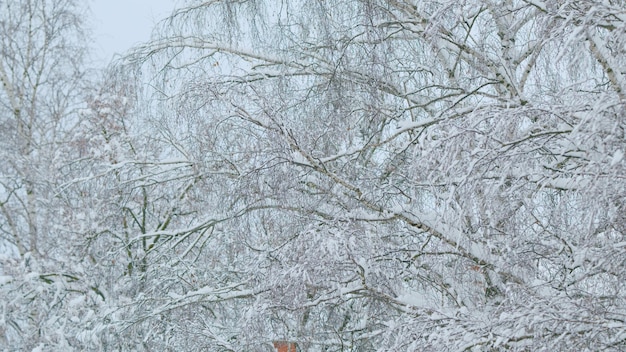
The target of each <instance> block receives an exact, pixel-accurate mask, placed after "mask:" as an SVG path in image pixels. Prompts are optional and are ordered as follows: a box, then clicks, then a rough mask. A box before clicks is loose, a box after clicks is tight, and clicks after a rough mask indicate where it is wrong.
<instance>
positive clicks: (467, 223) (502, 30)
mask: <svg viewBox="0 0 626 352" xmlns="http://www.w3.org/2000/svg"><path fill="white" fill-rule="evenodd" d="M582 3H584V4H587V3H589V4H591V2H587V1H584V2H582ZM607 3H608V5H607V4H605V5H602V6H596V7H593V6H578V5H576V4H577V3H575V2H571V1H563V2H558V3H555V4H544V3H543V2H540V1H513V0H511V1H504V2H494V1H487V0H484V1H481V0H475V1H465V2H458V1H408V0H404V1H402V0H387V1H383V0H380V1H374V0H371V1H365V0H363V1H357V0H351V1H348V0H346V1H334V2H332V4H330V3H327V2H324V1H287V0H285V1H281V2H270V1H267V2H266V1H209V2H192V3H191V4H190V5H189V7H187V8H184V9H181V10H179V11H178V12H177V13H175V14H174V15H173V16H172V17H171V18H170V19H169V20H168V21H166V22H164V23H163V27H162V28H161V30H162V32H161V35H162V36H161V38H159V39H158V40H155V41H154V42H152V43H148V44H146V45H144V46H142V47H139V48H137V50H136V51H135V52H134V53H133V55H132V56H131V57H129V60H130V63H137V64H142V65H143V67H144V69H146V70H147V67H149V66H150V65H147V63H150V64H152V67H156V71H155V73H156V74H157V77H158V78H159V79H158V80H155V81H153V85H155V86H157V89H155V93H154V94H155V98H156V99H155V100H156V101H159V104H162V105H160V106H161V108H163V109H164V111H169V112H170V113H171V115H172V117H171V118H168V117H164V118H162V119H160V120H159V121H158V126H159V128H161V129H163V131H165V132H164V133H165V134H166V135H168V136H170V137H169V139H168V141H167V143H165V144H164V146H163V154H167V153H170V154H171V155H170V156H172V157H173V156H176V157H180V156H181V155H184V160H185V162H189V163H190V164H192V165H194V167H196V168H197V169H198V171H197V172H198V175H202V176H201V177H202V182H199V183H198V184H194V186H193V191H192V192H191V191H190V193H193V194H194V197H197V198H194V199H195V200H198V202H199V203H194V202H193V201H191V202H188V201H185V202H186V206H187V207H189V208H192V209H194V213H193V215H191V213H189V214H187V215H182V216H180V217H179V219H178V223H177V224H176V225H168V226H169V227H170V228H171V231H170V232H169V233H170V234H171V236H170V237H169V238H170V239H172V240H173V239H174V238H175V237H176V235H175V234H186V235H185V236H187V235H190V234H191V233H192V232H193V231H195V230H193V231H191V232H189V231H187V230H186V229H190V228H191V229H200V228H195V227H193V226H191V227H189V226H188V225H187V227H185V226H183V224H184V223H185V222H187V223H191V224H203V223H205V224H209V223H210V222H203V220H201V219H221V220H219V222H220V228H219V229H218V228H217V226H215V231H214V232H212V234H211V241H210V244H211V245H212V246H214V247H212V249H215V250H217V249H219V250H223V251H225V253H226V254H224V256H227V257H228V258H229V260H230V261H231V262H232V263H230V264H229V263H228V261H227V260H224V259H223V258H220V256H219V255H216V254H212V253H211V251H210V250H209V249H208V248H209V247H203V248H202V249H198V250H197V252H196V254H197V255H196V256H195V257H194V259H193V260H189V261H186V262H185V261H180V262H179V263H182V262H184V263H185V265H188V269H185V270H187V271H186V274H185V275H187V274H188V273H192V272H193V273H195V274H200V273H202V274H203V275H205V279H204V280H205V281H207V280H216V281H217V282H220V283H222V284H223V285H225V286H224V287H231V286H228V285H236V287H237V288H238V289H239V288H241V300H239V299H238V298H237V297H238V296H237V294H236V293H233V297H235V298H237V299H230V298H229V299H227V300H224V301H219V299H218V300H215V299H213V298H209V299H207V303H206V304H205V305H203V309H206V310H207V312H209V311H210V312H211V316H212V319H208V320H202V323H200V322H199V320H194V318H193V317H192V318H187V317H186V318H181V316H185V315H184V314H182V313H181V314H180V315H177V313H176V312H175V309H172V311H169V308H168V313H169V314H172V315H171V319H176V318H175V317H178V319H183V320H182V321H187V322H189V321H190V322H191V323H193V324H198V325H197V326H198V329H200V326H201V328H202V329H207V330H208V331H211V334H210V335H211V336H212V338H213V339H215V341H214V343H215V345H219V346H222V347H224V346H228V348H232V349H235V350H237V349H242V348H243V349H246V348H248V349H249V348H250V346H252V345H255V343H257V342H258V341H265V342H267V341H268V339H269V337H268V336H273V334H275V335H276V337H277V338H281V339H282V338H293V339H294V340H297V341H299V342H300V343H301V344H302V345H303V346H308V347H311V346H316V345H317V344H319V343H320V341H330V342H327V344H328V345H330V347H329V348H331V349H332V348H334V349H336V350H340V349H348V347H346V346H350V348H354V349H362V350H373V349H380V350H392V349H397V348H403V349H407V348H413V349H416V350H429V349H430V350H441V349H442V347H441V346H446V347H445V348H448V349H451V350H459V349H460V350H463V349H468V350H471V349H472V348H483V347H485V348H508V349H512V350H515V349H518V350H523V349H524V348H529V349H541V348H550V347H556V346H559V347H558V348H561V345H559V344H560V343H563V341H561V342H558V343H557V341H559V340H558V339H557V337H558V336H567V337H568V338H567V342H566V345H567V346H569V347H567V348H577V349H582V348H584V347H581V346H593V348H592V349H594V348H599V347H598V346H601V347H602V348H608V349H610V348H614V349H618V348H619V346H620V344H621V345H623V343H624V342H623V337H620V336H622V335H620V331H623V329H624V324H623V321H622V320H620V319H621V318H618V317H619V316H623V314H624V307H623V304H622V303H620V302H621V301H622V300H623V298H624V292H623V290H624V287H623V284H622V283H620V282H623V280H622V279H623V277H622V276H623V274H620V271H619V270H617V267H618V266H619V263H620V262H621V261H622V260H623V256H624V254H623V251H622V250H621V249H619V248H621V247H615V246H613V243H614V242H615V243H619V242H620V241H623V235H624V228H623V225H620V221H621V220H620V219H622V218H623V216H620V215H618V214H620V212H621V211H622V210H623V208H624V206H623V204H622V201H620V200H619V199H620V198H619V197H620V195H623V188H621V187H622V186H621V185H622V182H624V178H623V171H624V166H623V162H622V157H623V148H624V123H623V119H622V118H621V117H620V116H621V115H620V114H621V111H623V104H624V100H623V97H622V94H623V93H622V92H623V82H622V78H621V74H622V73H621V72H619V67H620V64H621V63H623V58H624V57H623V52H622V51H620V50H621V49H620V48H621V47H620V43H623V40H624V39H623V35H618V34H617V33H618V32H619V31H618V28H623V25H622V20H621V19H622V18H623V15H624V14H623V11H622V10H620V8H619V7H618V6H617V5H615V4H612V2H607ZM603 11H604V13H602V12H603ZM585 16H586V17H585ZM577 17H580V18H584V19H581V20H579V19H577ZM572 30H574V32H573V33H574V34H570V33H572ZM563 42H566V43H567V45H563V44H562V43H563ZM181 121H183V122H184V125H185V127H184V128H182V127H181ZM182 151H184V152H182ZM620 153H621V154H620ZM208 170H221V171H219V172H209V171H208ZM202 194H206V195H207V196H205V197H206V198H205V201H204V203H203V205H199V204H202V201H201V199H202ZM611 194H612V195H611ZM190 199H191V198H190ZM178 201H181V202H182V198H180V199H178V200H177V202H178ZM207 204H210V205H207ZM167 209H168V210H167V211H165V210H163V213H171V211H170V210H169V209H173V208H172V206H171V205H168V207H167ZM200 214H201V215H202V216H200ZM218 215H219V216H218ZM210 224H211V225H207V226H208V227H211V229H213V224H212V223H210ZM172 226H174V227H172ZM176 226H179V227H180V229H181V231H178V232H177V230H176V229H175V227H176ZM197 226H202V225H197ZM204 228H207V227H203V229H204ZM159 233H160V232H158V231H156V232H154V233H153V234H150V233H146V234H145V235H146V236H151V237H155V236H157V235H158V234H159ZM142 236H143V235H142ZM136 238H141V237H136ZM161 238H163V237H161ZM190 238H191V236H190ZM162 243H166V242H162ZM154 248H156V250H152V251H151V252H149V253H147V254H146V257H148V258H150V257H151V256H154V257H153V258H159V259H158V260H155V261H154V262H153V265H155V268H159V269H158V270H165V269H163V265H164V264H163V263H165V260H166V259H165V258H170V259H171V258H172V257H173V256H171V255H170V254H171V253H169V252H168V250H169V249H168V247H167V246H163V247H162V248H157V247H156V246H155V247H154ZM602 251H604V252H606V253H608V254H607V255H608V256H609V257H610V258H612V259H611V260H610V261H604V260H601V259H600V258H599V257H598V253H601V252H602ZM201 253H204V256H203V255H201ZM168 260H169V259H168ZM204 267H211V270H204V269H203V268H204ZM257 269H258V270H257ZM158 270H155V271H154V275H155V277H156V274H157V273H158V272H159V271H158ZM195 274H194V275H195ZM172 275H173V274H172ZM185 277H186V276H185ZM170 280H172V281H171V282H175V279H174V278H173V276H171V277H170ZM154 282H159V281H158V280H157V279H156V278H155V279H154ZM197 285H199V286H198V287H211V288H214V287H216V286H215V285H214V284H213V283H210V282H205V286H202V285H200V284H199V283H197ZM237 285H241V286H237ZM168 287H171V290H172V291H170V292H174V291H175V290H183V291H185V290H189V292H198V291H197V290H198V287H194V286H193V285H182V284H181V285H178V286H177V285H175V284H172V286H168ZM250 290H251V291H250ZM152 292H157V293H158V291H157V290H153V291H152ZM248 292H256V293H255V294H254V295H252V296H249V295H248V294H247V293H248ZM157 293H155V294H157ZM183 293H184V292H183ZM183 293H181V292H178V293H177V294H179V295H180V294H183ZM600 296H601V297H603V304H605V306H603V307H598V306H596V305H594V304H593V303H590V302H593V301H594V299H596V298H598V297H600ZM176 297H178V296H176ZM200 301H201V300H198V301H195V300H194V301H191V302H190V303H189V305H197V304H200ZM175 302H176V301H175V300H174V301H172V302H170V303H171V304H170V303H167V304H165V305H161V306H158V305H150V304H148V305H147V306H148V308H149V309H154V315H155V316H156V315H157V313H159V314H160V312H161V311H160V310H159V309H160V308H159V307H170V306H171V307H175ZM233 302H235V303H233ZM236 302H239V303H236ZM168 304H169V305H168ZM243 307H249V308H246V309H244V308H243ZM389 307H394V309H393V310H389V309H387V308H389ZM572 307H582V308H580V309H578V310H575V309H572ZM237 308H241V309H244V310H245V311H246V312H247V313H246V314H247V315H245V314H243V313H242V315H238V314H237V313H234V312H235V311H237ZM611 311H615V312H618V313H616V314H614V315H611V314H613V313H611V314H609V313H610V312H611ZM587 316H593V317H594V318H593V319H587V318H583V317H587ZM198 319H200V318H198ZM237 319H241V321H245V324H247V325H246V328H245V329H241V330H239V329H238V328H237V327H235V326H233V325H232V321H233V320H237ZM139 320H141V322H142V324H143V323H145V324H150V323H151V320H150V313H148V314H147V315H141V319H139ZM555 321H556V322H557V323H554V322H555ZM574 321H575V322H577V323H572V322H574ZM599 322H600V323H599ZM170 323H171V324H172V325H173V326H177V328H180V326H182V325H180V324H181V323H180V321H177V322H170ZM574 325H576V326H574ZM607 326H611V327H613V326H615V327H616V328H608V327H607ZM437 328H440V330H437ZM572 329H573V330H572ZM244 330H245V332H244ZM438 331H439V332H441V331H444V333H439V332H438ZM571 331H578V332H580V333H579V334H572V333H571ZM220 334H225V335H228V336H236V338H232V339H230V337H229V338H228V339H225V340H220V339H219V338H218V337H216V336H222V337H223V336H225V335H220ZM229 334H230V335H229ZM278 335H280V336H278ZM450 336H454V337H455V338H453V339H452V340H450V339H446V338H447V337H450ZM464 336H471V337H472V338H470V340H472V341H469V342H468V341H464V340H463V337H464ZM331 337H332V338H331ZM211 343H213V342H211ZM585 344H587V345H585ZM209 345H210V343H209ZM211 346H213V345H211ZM224 348H226V347H224ZM311 348H313V347H311ZM320 348H321V347H320ZM445 348H444V349H445Z"/></svg>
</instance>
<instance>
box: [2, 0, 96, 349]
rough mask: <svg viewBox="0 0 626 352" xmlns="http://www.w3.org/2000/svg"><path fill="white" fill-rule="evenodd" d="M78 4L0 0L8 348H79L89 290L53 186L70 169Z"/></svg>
mask: <svg viewBox="0 0 626 352" xmlns="http://www.w3.org/2000/svg"><path fill="white" fill-rule="evenodd" d="M83 11H84V8H83V7H81V6H79V4H78V3H77V2H75V1H71V0H67V1H66V0H61V1H26V0H25V1H0V126H2V127H1V128H0V160H2V161H1V162H0V264H1V267H0V296H1V297H2V305H1V307H0V314H1V316H2V318H0V346H2V347H3V348H9V349H11V350H18V349H19V350H33V349H35V348H39V349H57V350H58V349H62V350H69V349H72V348H80V347H78V346H80V343H79V342H78V340H77V335H76V332H77V331H79V330H80V329H81V328H80V324H78V323H79V318H78V317H79V316H81V315H83V314H85V313H86V312H87V310H83V308H84V307H86V306H89V305H90V303H88V302H90V301H92V300H93V298H94V297H97V295H96V296H93V297H92V295H91V294H90V293H89V291H90V290H89V288H88V287H89V286H88V284H86V283H85V282H84V281H83V276H82V274H84V273H83V272H81V271H80V268H79V267H76V266H73V264H74V263H76V262H80V261H81V259H80V257H81V256H80V253H79V252H75V251H73V250H74V249H75V244H76V240H77V237H76V235H77V234H82V232H83V230H82V229H80V226H81V223H80V221H79V220H80V219H77V218H74V217H73V216H74V215H73V214H71V213H70V212H69V211H68V210H69V208H68V207H67V206H66V204H65V203H64V202H63V199H62V197H61V196H60V193H59V191H60V189H59V187H58V186H59V185H60V184H62V183H63V182H64V177H66V176H69V177H72V178H73V177H75V176H76V175H68V174H66V173H65V170H64V167H65V166H66V165H67V164H68V163H69V160H70V159H71V157H72V156H73V152H72V148H71V147H70V142H71V140H72V139H73V133H74V127H75V126H76V125H77V123H78V121H77V120H78V118H77V114H76V113H75V112H76V110H77V108H78V106H79V104H80V100H81V94H82V93H83V89H84V79H85V78H84V68H83V67H82V60H83V56H84V46H83V45H84V42H85V39H84V35H83V32H82V20H81V16H82V15H83ZM78 238H79V237H78ZM77 258H79V259H78V260H77ZM92 293H93V292H92ZM70 302H73V303H72V304H69V303H70ZM81 302H85V303H87V304H85V305H83V304H80V303H81ZM68 307H69V308H68Z"/></svg>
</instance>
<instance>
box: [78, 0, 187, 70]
mask: <svg viewBox="0 0 626 352" xmlns="http://www.w3.org/2000/svg"><path fill="white" fill-rule="evenodd" d="M176 3H177V1H176V0H91V1H90V5H91V13H92V19H91V21H90V22H91V25H92V29H93V40H94V43H93V44H92V45H93V52H94V55H95V58H94V59H95V60H96V61H97V62H99V63H101V64H103V65H105V64H107V63H108V62H109V61H111V59H112V58H113V57H114V55H116V54H121V53H124V52H126V51H127V50H128V49H130V48H131V47H132V46H133V45H135V44H138V43H141V42H145V41H147V40H148V39H150V32H151V31H152V28H153V27H154V25H155V24H156V23H157V22H158V21H159V20H160V19H162V18H163V17H166V16H167V15H169V14H170V13H171V12H172V10H173V9H174V8H175V5H176Z"/></svg>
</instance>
